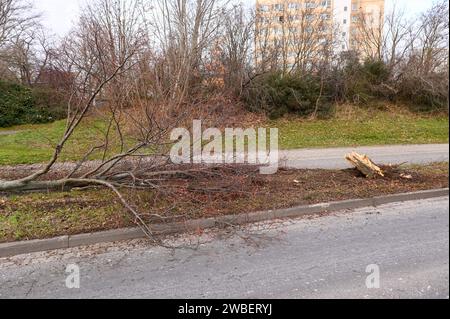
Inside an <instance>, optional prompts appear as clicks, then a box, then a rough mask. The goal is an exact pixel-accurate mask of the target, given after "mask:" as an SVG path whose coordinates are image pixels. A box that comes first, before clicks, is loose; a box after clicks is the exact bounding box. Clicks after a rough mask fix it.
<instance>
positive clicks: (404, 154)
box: [280, 144, 449, 169]
mask: <svg viewBox="0 0 450 319" xmlns="http://www.w3.org/2000/svg"><path fill="white" fill-rule="evenodd" d="M352 151H356V152H358V153H362V154H367V155H369V157H371V158H372V159H373V160H374V161H375V162H376V163H377V164H385V165H388V164H402V163H409V164H429V163H432V162H448V160H449V145H448V144H430V145H396V146H373V147H355V148H351V147H348V148H329V149H303V150H289V151H282V152H280V160H281V165H283V166H288V167H291V168H304V169H319V168H322V169H344V168H347V167H350V166H349V164H348V163H347V162H346V161H345V159H344V158H345V155H346V154H348V153H350V152H352Z"/></svg>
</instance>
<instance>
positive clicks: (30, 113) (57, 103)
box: [0, 81, 65, 127]
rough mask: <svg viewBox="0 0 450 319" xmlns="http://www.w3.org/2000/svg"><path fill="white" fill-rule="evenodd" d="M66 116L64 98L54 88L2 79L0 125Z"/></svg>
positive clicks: (27, 122) (35, 122)
mask: <svg viewBox="0 0 450 319" xmlns="http://www.w3.org/2000/svg"><path fill="white" fill-rule="evenodd" d="M64 116H65V107H64V98H63V97H62V96H61V95H59V94H56V92H54V91H53V90H50V89H31V88H28V87H25V86H23V85H20V84H15V83H9V82H4V81H0V127H8V126H13V125H21V124H37V123H47V122H51V121H55V120H58V119H61V118H64Z"/></svg>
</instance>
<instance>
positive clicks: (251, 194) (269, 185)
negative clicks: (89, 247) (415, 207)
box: [0, 163, 449, 242]
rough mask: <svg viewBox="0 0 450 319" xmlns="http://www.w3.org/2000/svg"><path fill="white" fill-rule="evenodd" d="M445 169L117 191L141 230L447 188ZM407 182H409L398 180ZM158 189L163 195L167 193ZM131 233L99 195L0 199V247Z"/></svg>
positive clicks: (103, 193) (211, 179)
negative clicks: (98, 233)
mask: <svg viewBox="0 0 450 319" xmlns="http://www.w3.org/2000/svg"><path fill="white" fill-rule="evenodd" d="M448 173H449V169H448V163H436V164H432V165H429V166H423V167H422V166H414V167H403V168H396V169H391V168H389V169H388V175H387V177H386V178H384V179H373V180H371V179H366V178H363V177H361V176H360V174H359V173H358V172H357V171H356V170H352V169H349V170H282V171H280V172H279V173H278V174H276V175H269V176H266V175H259V174H250V172H241V174H239V175H236V174H235V172H234V171H233V170H227V169H225V168H223V169H220V171H217V174H213V175H206V176H198V177H189V178H188V177H184V178H182V177H177V178H175V179H173V180H171V181H170V182H169V184H170V185H169V184H168V185H166V186H172V188H171V191H162V192H161V191H160V192H156V191H154V190H142V191H135V190H134V191H129V192H126V191H124V195H125V196H126V198H127V199H128V200H129V202H130V203H132V205H133V206H134V207H137V208H138V209H139V211H140V212H141V213H142V217H143V218H144V219H145V220H147V221H148V222H149V223H154V222H158V223H159V222H161V220H160V219H155V218H154V217H153V214H159V215H161V216H163V217H165V218H167V219H166V221H183V220H189V219H194V218H202V217H216V216H221V215H230V214H240V213H248V212H253V211H261V210H269V209H280V208H287V207H293V206H297V205H306V204H315V203H321V202H329V201H337V200H346V199H357V198H370V197H373V196H381V195H387V194H395V193H404V192H411V191H419V190H428V189H435V188H445V187H448V175H449V174H448ZM402 174H404V175H411V177H412V179H405V178H402V177H401V175H402ZM168 189H169V188H166V189H165V190H168ZM127 226H133V222H132V220H130V218H129V214H128V212H127V211H126V210H124V208H123V207H122V205H121V204H120V203H119V201H118V200H117V198H116V197H115V196H114V195H113V194H112V193H111V192H109V191H108V190H105V189H90V190H83V191H81V190H75V191H72V192H67V193H59V192H55V193H36V194H23V195H3V196H2V195H0V242H10V241H18V240H31V239H43V238H50V237H54V236H60V235H73V234H80V233H87V232H95V231H103V230H111V229H117V228H122V227H127Z"/></svg>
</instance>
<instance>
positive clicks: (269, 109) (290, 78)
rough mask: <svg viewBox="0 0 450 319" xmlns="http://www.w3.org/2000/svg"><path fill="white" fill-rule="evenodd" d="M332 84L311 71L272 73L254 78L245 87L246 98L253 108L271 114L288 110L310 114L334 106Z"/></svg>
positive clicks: (271, 116) (327, 109)
mask: <svg viewBox="0 0 450 319" xmlns="http://www.w3.org/2000/svg"><path fill="white" fill-rule="evenodd" d="M328 92H329V88H326V87H322V84H321V79H320V77H318V76H314V75H311V74H308V75H304V76H302V75H299V74H292V75H290V74H282V73H278V72H275V73H270V74H266V75H263V76H260V77H258V78H256V79H254V80H253V81H252V82H251V84H250V85H249V86H248V87H247V88H246V89H245V90H244V94H243V97H244V101H245V103H246V104H247V106H248V107H249V108H250V110H252V111H263V112H265V113H266V114H267V115H268V116H269V117H270V118H278V117H281V116H283V115H285V114H286V113H293V114H297V115H300V116H308V115H311V114H313V113H314V112H315V111H317V112H318V113H320V114H323V113H326V112H328V111H329V110H330V109H331V103H330V101H329V96H328V95H327V94H328Z"/></svg>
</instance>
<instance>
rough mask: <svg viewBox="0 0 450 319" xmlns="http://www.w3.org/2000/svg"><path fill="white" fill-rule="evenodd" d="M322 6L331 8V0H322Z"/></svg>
mask: <svg viewBox="0 0 450 319" xmlns="http://www.w3.org/2000/svg"><path fill="white" fill-rule="evenodd" d="M322 7H325V8H331V0H326V1H322Z"/></svg>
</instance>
